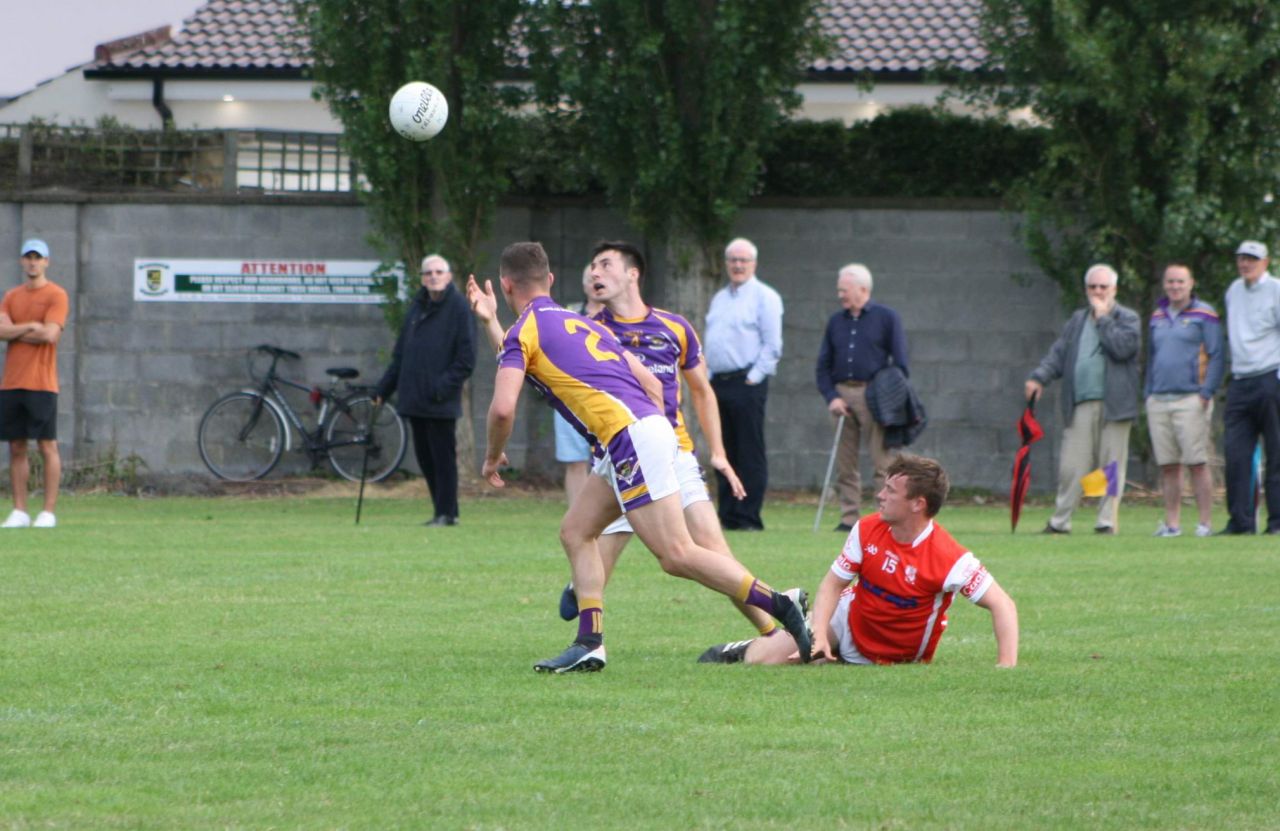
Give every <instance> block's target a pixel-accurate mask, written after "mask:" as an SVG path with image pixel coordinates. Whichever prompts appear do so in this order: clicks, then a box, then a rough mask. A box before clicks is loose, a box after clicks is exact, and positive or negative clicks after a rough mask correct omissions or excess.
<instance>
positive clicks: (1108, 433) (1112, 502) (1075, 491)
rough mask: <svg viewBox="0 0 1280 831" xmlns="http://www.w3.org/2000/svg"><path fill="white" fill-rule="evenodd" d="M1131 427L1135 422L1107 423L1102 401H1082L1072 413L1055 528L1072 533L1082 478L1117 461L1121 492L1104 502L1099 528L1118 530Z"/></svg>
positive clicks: (1060, 460) (1062, 460) (1064, 436)
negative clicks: (1072, 516) (1118, 515)
mask: <svg viewBox="0 0 1280 831" xmlns="http://www.w3.org/2000/svg"><path fill="white" fill-rule="evenodd" d="M1131 427H1133V422H1132V421H1104V420H1103V418H1102V402H1101V401H1082V402H1080V403H1079V404H1077V405H1076V406H1075V409H1074V410H1072V411H1071V424H1070V425H1069V426H1068V427H1067V429H1066V430H1064V431H1063V432H1062V453H1061V455H1060V456H1059V457H1058V500H1057V505H1056V509H1055V510H1054V512H1053V518H1052V519H1050V520H1049V523H1050V524H1051V525H1052V526H1053V527H1054V528H1057V529H1058V530H1059V531H1070V530H1071V514H1072V512H1074V511H1075V509H1076V506H1077V505H1079V504H1080V497H1081V496H1082V495H1083V493H1084V489H1083V488H1082V487H1081V485H1080V478H1081V477H1082V476H1084V475H1085V474H1086V473H1089V472H1091V471H1094V470H1097V469H1098V468H1100V467H1104V466H1105V465H1108V464H1110V463H1111V462H1113V461H1114V462H1118V463H1119V464H1117V465H1116V473H1117V476H1118V477H1119V483H1120V487H1119V491H1118V492H1117V494H1116V495H1115V496H1104V497H1103V498H1102V502H1101V503H1100V504H1099V505H1098V521H1097V522H1096V523H1095V527H1106V528H1115V527H1116V526H1117V524H1118V522H1117V513H1118V511H1119V509H1120V498H1121V497H1122V496H1123V495H1124V482H1125V474H1126V468H1127V467H1128V462H1129V429H1130V428H1131Z"/></svg>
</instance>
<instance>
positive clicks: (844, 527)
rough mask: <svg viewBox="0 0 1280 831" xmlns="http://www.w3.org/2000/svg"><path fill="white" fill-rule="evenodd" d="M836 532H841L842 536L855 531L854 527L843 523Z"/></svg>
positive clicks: (837, 527) (836, 528)
mask: <svg viewBox="0 0 1280 831" xmlns="http://www.w3.org/2000/svg"><path fill="white" fill-rule="evenodd" d="M834 530H836V531H839V532H840V533H841V534H847V533H849V532H850V531H852V530H853V526H852V525H850V524H849V523H847V522H842V523H840V524H839V525H837V526H836V527H835V529H834Z"/></svg>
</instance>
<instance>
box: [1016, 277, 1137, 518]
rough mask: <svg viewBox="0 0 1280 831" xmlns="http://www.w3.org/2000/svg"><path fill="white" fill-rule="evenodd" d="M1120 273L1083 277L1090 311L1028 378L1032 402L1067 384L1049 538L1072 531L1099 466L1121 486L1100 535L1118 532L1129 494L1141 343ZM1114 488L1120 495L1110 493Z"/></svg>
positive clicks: (1109, 501)
mask: <svg viewBox="0 0 1280 831" xmlns="http://www.w3.org/2000/svg"><path fill="white" fill-rule="evenodd" d="M1117 279H1118V277H1117V275H1116V272H1115V269H1113V268H1112V267H1111V266H1108V265H1094V266H1090V267H1089V270H1088V271H1086V272H1085V275H1084V286H1085V291H1086V297H1087V298H1088V300H1089V305H1088V307H1087V308H1084V309H1080V310H1078V311H1077V312H1076V313H1075V314H1073V315H1072V316H1071V319H1070V320H1068V321H1067V325H1066V326H1065V327H1064V328H1063V330H1062V334H1061V335H1059V336H1058V339H1057V340H1056V341H1054V344H1053V346H1052V347H1050V349H1049V354H1047V355H1045V357H1044V360H1042V361H1040V365H1039V366H1038V367H1036V368H1035V370H1033V371H1032V373H1031V376H1030V377H1029V378H1028V379H1027V382H1026V386H1025V393H1026V397H1027V400H1028V401H1030V400H1033V399H1035V398H1039V397H1040V395H1041V394H1042V393H1043V392H1044V388H1045V386H1046V385H1047V384H1049V383H1051V382H1053V381H1054V380H1055V379H1057V378H1061V379H1062V415H1063V420H1064V422H1065V423H1066V425H1067V427H1066V429H1065V430H1064V431H1063V433H1062V450H1061V454H1060V456H1059V459H1058V498H1057V505H1056V508H1055V510H1054V512H1053V516H1052V517H1051V518H1050V519H1049V524H1048V525H1046V526H1045V528H1044V532H1045V533H1046V534H1068V533H1070V532H1071V514H1072V513H1073V512H1074V511H1075V509H1076V505H1078V504H1079V502H1080V496H1081V493H1082V487H1081V484H1080V479H1081V477H1083V476H1084V475H1085V474H1087V473H1089V472H1090V471H1092V470H1094V469H1096V468H1105V467H1106V466H1107V465H1110V464H1112V463H1114V464H1115V483H1116V484H1115V487H1114V489H1108V495H1107V496H1105V497H1103V499H1102V502H1101V504H1100V505H1099V506H1098V520H1097V522H1096V523H1095V525H1094V530H1095V531H1097V532H1098V533H1100V534H1114V533H1115V528H1116V513H1117V511H1118V509H1119V507H1120V497H1121V495H1122V494H1123V493H1124V477H1125V468H1126V463H1127V461H1128V458H1129V430H1130V428H1131V427H1132V426H1133V420H1134V419H1135V418H1136V417H1137V415H1138V393H1139V390H1140V387H1139V385H1138V344H1139V342H1140V340H1141V337H1142V335H1141V329H1142V324H1141V319H1140V318H1139V317H1138V314H1137V312H1135V311H1133V310H1132V309H1129V308H1126V307H1124V306H1121V305H1120V304H1119V303H1117V302H1116V281H1117ZM1112 490H1114V493H1112Z"/></svg>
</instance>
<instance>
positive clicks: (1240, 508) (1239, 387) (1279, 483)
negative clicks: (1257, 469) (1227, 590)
mask: <svg viewBox="0 0 1280 831" xmlns="http://www.w3.org/2000/svg"><path fill="white" fill-rule="evenodd" d="M1223 426H1224V428H1225V435H1224V436H1223V451H1224V455H1225V456H1226V462H1227V465H1226V468H1227V469H1226V478H1227V510H1228V511H1229V512H1230V513H1231V521H1230V523H1229V524H1228V526H1227V527H1228V530H1231V531H1236V532H1239V533H1249V534H1252V533H1254V532H1255V531H1256V530H1257V527H1256V522H1255V515H1256V514H1255V510H1254V503H1253V449H1254V448H1255V447H1256V446H1257V444H1258V437H1259V436H1261V437H1262V445H1263V452H1264V453H1265V454H1266V469H1265V471H1264V473H1263V487H1264V488H1265V489H1266V495H1267V530H1268V531H1280V381H1277V379H1276V373H1274V372H1268V373H1266V374H1265V375H1257V376H1254V377H1253V378H1232V379H1231V383H1230V385H1228V387H1227V410H1226V412H1225V413H1224V414H1223Z"/></svg>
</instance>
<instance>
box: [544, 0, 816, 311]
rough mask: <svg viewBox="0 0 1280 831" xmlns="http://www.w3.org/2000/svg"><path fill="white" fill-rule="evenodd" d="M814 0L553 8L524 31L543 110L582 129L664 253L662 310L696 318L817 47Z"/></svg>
mask: <svg viewBox="0 0 1280 831" xmlns="http://www.w3.org/2000/svg"><path fill="white" fill-rule="evenodd" d="M818 5H819V3H818V0H592V2H590V3H578V2H569V1H568V0H566V2H549V3H546V4H544V5H543V6H541V7H540V10H541V16H540V17H539V18H538V19H537V21H536V24H535V25H534V26H533V27H532V28H531V30H530V32H529V37H528V42H529V44H530V46H531V49H532V53H533V55H534V58H533V60H532V61H531V68H532V71H533V74H534V77H535V80H536V82H537V85H538V88H539V90H540V93H541V95H542V97H543V100H544V102H546V103H549V104H552V105H554V111H555V112H558V113H559V114H560V117H564V118H574V119H580V121H581V126H582V128H583V131H584V133H585V135H586V136H587V142H586V144H585V145H584V146H583V148H582V150H583V153H584V154H586V155H587V156H588V158H589V159H590V160H591V162H592V164H593V166H594V168H595V169H596V170H597V171H599V175H600V178H601V180H602V181H603V182H604V184H605V187H606V189H607V192H608V195H609V198H610V201H611V202H612V203H613V204H614V205H615V206H617V207H618V208H619V209H620V210H621V211H622V212H623V213H624V214H625V216H626V217H627V219H628V221H629V222H631V224H632V225H634V226H635V227H636V228H637V229H639V230H640V231H641V233H643V234H645V235H646V237H648V238H649V239H651V240H652V241H654V242H656V243H658V244H659V245H662V246H664V247H665V254H666V262H667V266H668V271H669V278H670V279H669V280H668V281H667V296H666V302H667V303H668V304H669V305H670V306H672V307H673V308H676V309H679V310H680V311H681V312H682V313H687V314H690V315H691V316H694V317H698V316H701V315H702V314H704V313H705V310H706V307H707V304H708V302H709V301H710V296H711V293H712V292H713V290H714V288H715V286H716V284H717V283H718V282H719V280H720V275H721V270H722V268H723V266H722V263H721V259H722V258H721V256H720V250H721V248H722V247H723V246H724V244H725V243H726V242H727V241H728V240H727V236H728V233H729V229H730V227H731V224H732V222H733V220H734V218H735V217H736V216H737V213H738V211H739V209H740V208H741V206H742V204H743V203H744V202H746V200H747V198H748V197H749V196H750V195H751V193H752V191H753V189H754V188H755V187H756V185H757V181H758V178H759V174H760V162H761V151H762V147H763V145H764V142H765V140H766V139H767V137H768V136H769V133H770V131H771V130H772V129H773V128H774V127H775V126H776V125H778V124H779V123H780V122H781V120H782V118H783V116H784V115H785V113H786V112H787V111H788V110H789V109H791V108H793V107H794V106H795V104H796V103H797V102H798V97H797V95H796V93H795V85H796V83H797V82H798V81H799V79H800V78H801V77H802V72H803V68H804V67H805V65H806V64H807V63H808V62H810V60H811V59H812V58H813V57H814V55H815V54H816V53H817V51H818V50H819V47H820V44H821V43H822V41H821V38H820V36H819V31H818V23H817V16H816V13H815V12H816V9H817V7H818Z"/></svg>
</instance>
